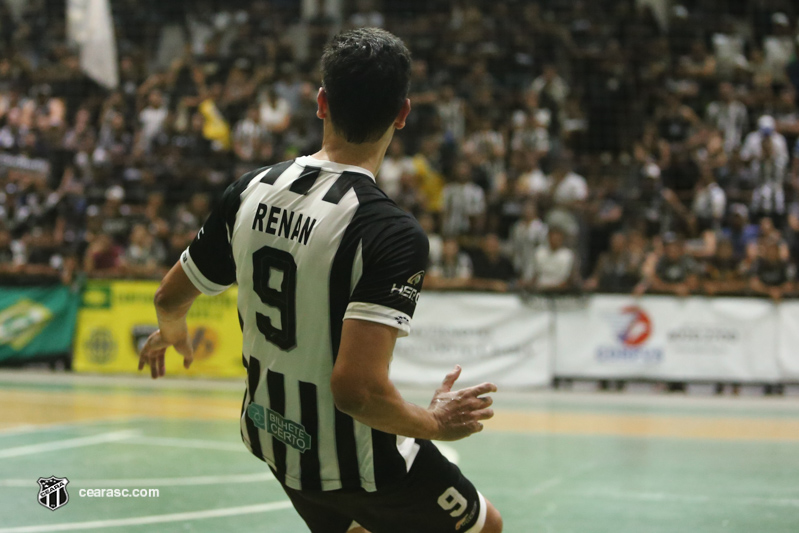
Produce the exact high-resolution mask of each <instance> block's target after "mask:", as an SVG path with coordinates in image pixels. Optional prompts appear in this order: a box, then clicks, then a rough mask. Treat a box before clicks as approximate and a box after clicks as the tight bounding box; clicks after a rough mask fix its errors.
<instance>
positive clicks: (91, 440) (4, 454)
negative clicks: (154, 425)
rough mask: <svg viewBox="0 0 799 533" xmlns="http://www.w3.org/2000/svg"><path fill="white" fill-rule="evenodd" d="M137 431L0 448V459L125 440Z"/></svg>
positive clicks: (131, 430) (136, 433)
mask: <svg viewBox="0 0 799 533" xmlns="http://www.w3.org/2000/svg"><path fill="white" fill-rule="evenodd" d="M139 433H141V432H140V431H138V430H133V429H126V430H123V431H112V432H111V433H100V434H99V435H91V436H89V437H78V438H75V439H66V440H56V441H51V442H42V443H40V444H30V445H27V446H17V447H16V448H5V449H2V450H0V459H6V458H8V457H19V456H21V455H31V454H34V453H41V452H51V451H54V450H65V449H68V448H80V447H83V446H91V445H93V444H102V443H104V442H115V441H120V440H126V439H130V438H131V437H135V436H137V435H139Z"/></svg>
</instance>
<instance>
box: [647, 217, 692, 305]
mask: <svg viewBox="0 0 799 533" xmlns="http://www.w3.org/2000/svg"><path fill="white" fill-rule="evenodd" d="M697 273H698V268H697V265H696V262H695V261H694V260H693V258H691V257H690V256H688V255H686V253H685V245H684V243H683V240H682V239H680V238H679V237H677V236H676V235H674V234H671V233H670V234H666V235H664V236H663V255H662V256H661V257H660V259H658V261H657V264H656V265H655V269H654V272H653V273H652V275H651V276H649V278H648V279H645V280H644V281H642V282H641V283H639V284H638V285H637V286H636V288H635V293H636V294H643V293H644V292H654V293H660V294H673V295H676V296H688V295H689V294H691V293H693V292H695V291H696V289H697V287H698V282H699V279H698V276H697Z"/></svg>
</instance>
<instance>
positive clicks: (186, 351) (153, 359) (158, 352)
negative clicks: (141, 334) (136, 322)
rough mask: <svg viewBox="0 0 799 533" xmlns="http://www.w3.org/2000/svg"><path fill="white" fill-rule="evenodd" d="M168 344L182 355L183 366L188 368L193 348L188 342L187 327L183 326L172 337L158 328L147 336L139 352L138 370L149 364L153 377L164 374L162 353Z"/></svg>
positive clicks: (192, 355) (192, 356) (192, 357)
mask: <svg viewBox="0 0 799 533" xmlns="http://www.w3.org/2000/svg"><path fill="white" fill-rule="evenodd" d="M170 346H174V348H175V350H176V351H177V352H178V353H179V354H181V355H182V356H183V367H184V368H189V366H191V362H192V361H193V360H194V350H193V349H192V346H191V343H190V342H189V332H188V329H187V328H185V327H184V328H182V329H181V330H179V331H177V332H176V335H175V336H174V337H173V338H166V337H165V336H164V335H163V334H162V333H161V330H160V329H159V330H156V331H155V332H154V333H153V334H152V335H150V336H149V337H147V341H146V342H145V343H144V346H143V347H142V349H141V353H139V370H142V369H143V368H144V367H145V366H149V367H150V375H151V376H152V378H153V379H156V378H158V377H160V376H163V375H165V374H166V365H165V363H164V355H165V354H166V349H167V348H169V347H170Z"/></svg>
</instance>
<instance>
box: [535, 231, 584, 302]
mask: <svg viewBox="0 0 799 533" xmlns="http://www.w3.org/2000/svg"><path fill="white" fill-rule="evenodd" d="M565 241H566V234H565V233H564V231H563V230H562V229H561V228H559V227H557V226H550V228H549V233H548V234H547V242H546V243H545V244H542V245H540V246H539V247H538V248H537V249H536V251H535V256H534V266H533V277H532V279H531V280H530V283H529V284H528V286H529V287H530V288H531V289H532V290H535V291H539V292H550V293H553V292H564V291H569V290H571V289H574V288H576V287H577V260H576V256H575V254H574V251H572V250H571V249H570V248H568V247H567V246H566V244H565Z"/></svg>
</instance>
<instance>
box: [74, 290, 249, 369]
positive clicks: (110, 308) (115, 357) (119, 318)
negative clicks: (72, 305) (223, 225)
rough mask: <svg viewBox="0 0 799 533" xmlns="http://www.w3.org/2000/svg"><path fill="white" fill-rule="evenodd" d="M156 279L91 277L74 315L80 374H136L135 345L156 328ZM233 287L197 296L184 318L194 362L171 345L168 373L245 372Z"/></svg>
mask: <svg viewBox="0 0 799 533" xmlns="http://www.w3.org/2000/svg"><path fill="white" fill-rule="evenodd" d="M157 288H158V283H157V282H145V281H91V282H89V283H88V284H87V286H86V289H85V291H84V293H83V302H82V305H81V309H80V312H79V314H78V328H77V335H76V338H75V346H74V353H75V355H74V361H73V367H74V369H75V370H76V371H79V372H137V367H138V362H139V356H138V353H139V349H140V348H141V347H142V345H143V344H144V342H145V341H146V340H147V337H148V336H149V335H150V334H151V333H152V332H153V331H155V330H156V329H157V327H158V322H157V320H156V316H155V308H154V307H153V296H154V295H155V290H156V289H157ZM236 297H237V288H236V287H232V288H231V289H230V290H228V291H226V292H224V293H223V294H220V295H218V296H214V297H208V296H204V295H201V296H200V297H199V298H197V300H196V301H195V302H194V305H193V306H192V308H191V311H190V312H189V316H188V320H187V322H188V325H189V338H190V339H191V342H192V345H193V346H194V363H193V364H192V366H191V368H189V369H188V370H186V369H184V368H183V358H182V357H181V356H180V355H179V354H178V353H177V352H175V351H174V350H173V349H171V348H170V349H169V350H167V353H166V372H167V375H173V376H178V375H199V376H215V377H234V376H244V375H245V371H244V368H243V366H242V364H241V330H240V329H239V325H238V313H237V309H236Z"/></svg>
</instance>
